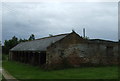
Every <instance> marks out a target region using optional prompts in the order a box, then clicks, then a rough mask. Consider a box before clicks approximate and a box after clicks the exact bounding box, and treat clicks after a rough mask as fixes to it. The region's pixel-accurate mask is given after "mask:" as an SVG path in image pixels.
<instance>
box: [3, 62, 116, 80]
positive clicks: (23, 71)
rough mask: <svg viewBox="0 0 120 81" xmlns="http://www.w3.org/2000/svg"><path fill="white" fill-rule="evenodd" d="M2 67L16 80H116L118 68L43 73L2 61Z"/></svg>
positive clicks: (40, 70)
mask: <svg viewBox="0 0 120 81" xmlns="http://www.w3.org/2000/svg"><path fill="white" fill-rule="evenodd" d="M3 67H4V68H5V69H6V70H7V71H8V72H10V73H11V74H12V75H13V76H14V77H16V78H17V79H117V77H118V67H116V66H108V67H85V68H70V69H63V70H51V71H45V70H43V69H41V68H39V67H34V66H30V65H26V64H22V63H17V62H11V61H4V62H3Z"/></svg>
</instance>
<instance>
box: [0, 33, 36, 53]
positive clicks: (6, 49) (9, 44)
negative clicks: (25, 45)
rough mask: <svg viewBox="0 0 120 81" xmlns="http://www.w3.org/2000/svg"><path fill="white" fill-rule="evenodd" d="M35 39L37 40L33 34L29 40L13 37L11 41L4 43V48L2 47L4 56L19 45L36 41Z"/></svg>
mask: <svg viewBox="0 0 120 81" xmlns="http://www.w3.org/2000/svg"><path fill="white" fill-rule="evenodd" d="M34 39H35V36H34V34H31V36H30V37H29V39H21V38H20V39H18V38H17V37H16V36H13V37H12V38H11V39H9V40H5V41H4V46H2V52H3V54H9V50H10V49H11V48H13V47H14V46H16V45H17V44H19V43H21V42H25V41H28V40H34ZM0 45H1V43H0Z"/></svg>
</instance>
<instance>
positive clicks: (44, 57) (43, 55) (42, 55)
mask: <svg viewBox="0 0 120 81" xmlns="http://www.w3.org/2000/svg"><path fill="white" fill-rule="evenodd" d="M45 63H46V52H41V53H40V65H43V64H45Z"/></svg>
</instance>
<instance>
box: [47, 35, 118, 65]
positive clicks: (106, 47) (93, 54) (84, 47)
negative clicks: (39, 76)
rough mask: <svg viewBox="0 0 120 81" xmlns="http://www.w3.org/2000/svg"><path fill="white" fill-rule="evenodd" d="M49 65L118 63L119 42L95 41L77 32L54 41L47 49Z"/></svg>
mask: <svg viewBox="0 0 120 81" xmlns="http://www.w3.org/2000/svg"><path fill="white" fill-rule="evenodd" d="M47 54H48V57H47V60H49V63H47V64H49V65H51V64H52V65H53V66H54V65H56V64H57V65H62V64H67V65H71V66H73V67H79V66H81V65H83V64H93V65H111V64H118V59H117V57H118V44H116V43H101V42H100V43H94V42H89V41H87V40H85V39H82V38H81V37H79V36H78V35H77V34H76V33H73V34H71V35H70V36H68V37H65V38H64V39H62V40H60V41H58V42H56V43H54V44H53V45H51V46H50V47H49V48H48V50H47Z"/></svg>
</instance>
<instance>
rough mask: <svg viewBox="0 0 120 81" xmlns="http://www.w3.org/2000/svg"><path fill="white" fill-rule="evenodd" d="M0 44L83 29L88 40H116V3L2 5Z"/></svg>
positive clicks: (81, 34)
mask: <svg viewBox="0 0 120 81" xmlns="http://www.w3.org/2000/svg"><path fill="white" fill-rule="evenodd" d="M2 10H3V11H2V27H3V30H2V32H3V33H2V36H3V37H2V40H3V41H4V40H5V39H10V38H11V37H13V36H14V35H15V36H17V37H18V38H28V37H29V36H30V34H35V36H36V38H41V37H46V36H49V34H53V35H57V34H62V33H70V32H71V30H72V29H74V30H75V31H76V32H77V33H78V34H79V35H80V36H83V33H82V30H83V28H85V29H86V36H88V37H89V38H91V39H105V40H113V41H116V40H118V3H117V2H40V3H35V2H34V3H33V2H29V3H28V2H26V3H25V2H21V3H20V2H18V3H15V2H11V3H7V2H4V3H3V4H2Z"/></svg>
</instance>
